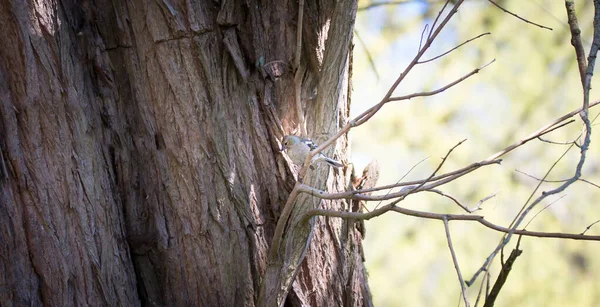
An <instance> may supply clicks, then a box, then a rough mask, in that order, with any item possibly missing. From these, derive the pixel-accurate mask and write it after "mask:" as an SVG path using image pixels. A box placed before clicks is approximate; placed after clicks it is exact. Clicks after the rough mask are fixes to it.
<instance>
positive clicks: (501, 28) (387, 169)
mask: <svg viewBox="0 0 600 307" xmlns="http://www.w3.org/2000/svg"><path fill="white" fill-rule="evenodd" d="M393 2H405V3H400V4H395V5H381V6H375V7H371V8H369V9H366V10H360V11H359V13H358V17H357V23H356V32H357V34H358V35H359V36H360V38H361V40H362V41H363V42H364V46H362V45H361V43H360V42H358V41H355V44H356V47H355V49H354V50H355V55H354V74H353V88H354V92H353V97H352V103H353V106H352V114H353V115H357V114H359V113H360V112H362V111H364V110H365V109H366V108H368V107H369V106H371V105H373V104H375V103H377V102H378V99H380V98H381V97H383V96H384V95H385V93H386V92H387V89H388V88H389V86H390V85H391V84H392V83H393V81H394V80H395V79H396V78H397V76H398V75H399V74H400V72H401V71H402V70H403V69H404V68H405V67H406V65H407V64H408V62H409V61H410V60H411V59H412V58H413V57H414V55H415V54H416V53H417V49H418V46H419V40H420V36H421V32H422V31H423V29H424V27H425V25H426V24H431V23H432V21H433V18H435V16H436V14H437V12H438V10H439V9H440V8H441V7H442V5H443V1H438V0H431V1H393ZM496 2H497V3H499V4H500V5H501V6H503V7H504V8H506V9H508V10H510V11H511V12H513V13H515V14H517V15H519V16H521V17H523V18H526V19H528V20H530V21H533V22H535V23H539V24H542V25H544V26H548V27H551V28H553V30H552V31H548V30H544V29H541V28H539V27H536V26H534V25H530V24H527V23H524V22H523V21H521V20H518V19H517V18H515V17H513V16H510V15H508V14H506V13H504V12H502V11H501V10H499V9H498V8H496V7H494V6H493V5H491V4H490V3H489V2H487V1H484V0H467V1H465V3H464V4H463V6H462V7H461V8H460V10H459V13H458V14H457V15H456V16H455V18H454V19H453V20H452V21H451V22H450V23H449V24H448V26H447V27H446V28H445V29H444V30H443V32H442V33H441V35H440V37H439V39H438V40H437V41H436V42H435V43H434V45H433V46H432V48H431V50H430V51H428V52H427V54H426V56H425V58H430V57H433V56H436V55H438V54H441V53H443V52H445V51H447V50H449V49H451V48H453V47H454V46H456V45H458V44H460V43H461V42H463V41H465V40H467V39H469V38H471V37H474V36H477V35H479V34H481V33H484V32H491V33H492V34H491V35H488V36H484V37H482V38H480V39H478V40H475V41H473V42H471V43H469V44H467V45H465V46H463V47H461V48H459V49H457V50H456V51H454V52H452V53H450V54H449V55H447V56H445V57H443V58H442V59H440V60H438V61H434V62H432V63H428V64H423V65H418V66H417V67H415V68H414V69H413V71H412V72H411V73H410V74H409V76H408V77H407V78H406V79H405V81H404V82H402V83H401V84H400V86H399V88H398V90H397V92H396V95H403V94H409V93H413V92H420V91H426V90H433V89H436V88H438V87H441V86H443V85H445V84H447V83H450V82H452V81H454V80H455V79H458V78H459V77H461V76H462V75H464V74H466V73H468V72H470V71H471V70H472V69H474V68H476V67H479V66H481V65H483V64H485V63H487V62H489V61H491V60H492V59H496V62H495V63H494V64H492V65H491V66H489V67H487V68H486V69H484V70H482V71H481V72H480V73H479V74H477V75H475V76H473V77H471V78H470V79H468V80H466V81H464V82H462V83H460V84H458V85H456V86H455V87H453V88H451V89H449V90H447V91H445V92H444V93H441V94H439V95H436V96H433V97H427V98H416V99H412V100H409V101H402V102H396V103H390V104H389V105H386V106H385V107H384V108H383V109H382V110H381V112H380V113H378V114H377V115H376V116H375V117H374V118H373V119H372V120H371V121H369V122H367V123H366V124H365V125H363V126H361V127H358V128H356V129H354V130H352V131H351V133H350V137H351V140H352V143H351V144H352V147H353V148H352V153H353V156H352V160H353V162H354V163H355V166H356V167H357V168H359V169H361V168H362V167H364V166H365V165H366V164H367V163H369V162H370V161H371V160H372V159H376V160H378V161H379V164H380V166H381V177H380V181H379V184H389V183H394V182H397V181H398V180H399V179H400V178H402V177H403V176H404V175H405V174H406V173H407V172H408V171H409V169H410V168H411V167H413V166H414V165H415V164H417V163H418V162H419V161H421V160H422V159H424V158H428V159H427V160H426V161H425V162H423V163H421V164H419V165H418V166H417V167H416V168H415V169H414V170H413V171H412V172H410V173H409V174H408V176H406V178H405V179H404V180H413V179H423V178H426V177H427V176H428V175H429V174H430V173H431V172H432V171H433V170H434V169H435V167H436V166H437V165H438V163H439V162H440V161H441V157H443V156H444V155H445V153H446V152H447V150H448V149H449V148H451V147H452V146H454V145H455V144H456V143H458V142H459V141H460V140H462V139H464V138H467V139H468V141H467V142H465V143H464V144H463V145H461V146H460V147H459V148H457V149H456V150H455V152H454V153H453V154H452V155H451V156H450V158H449V159H448V161H447V162H446V164H445V165H444V167H443V168H442V172H447V171H451V170H454V169H457V168H460V167H463V166H466V165H468V164H470V163H472V162H475V161H479V160H482V159H485V158H486V157H488V156H490V155H491V154H493V153H495V152H497V151H498V150H500V149H502V148H504V147H506V146H508V145H510V144H511V143H513V142H515V141H518V140H519V139H521V138H523V137H525V136H527V135H528V134H530V133H531V132H533V131H535V130H537V129H538V128H540V127H542V126H544V125H545V124H547V123H549V122H551V121H552V120H554V119H555V118H558V117H560V116H562V115H563V114H565V113H568V112H570V111H572V110H574V109H576V108H578V107H580V106H581V104H582V90H581V85H580V81H579V74H578V71H577V64H576V59H575V53H574V51H573V47H572V46H571V44H570V33H569V29H568V25H567V18H566V13H565V8H564V2H563V1H556V0H546V1H543V0H524V1H518V0H506V1H496ZM370 4H372V2H370V1H360V2H359V8H360V7H367V6H369V5H370ZM576 4H577V8H578V13H579V15H578V17H579V24H580V27H581V29H582V37H583V44H584V47H585V49H586V52H588V51H589V46H590V44H591V37H592V32H593V25H592V18H593V15H592V14H593V4H592V1H576ZM367 52H368V53H369V54H370V56H371V57H372V60H373V61H372V63H370V62H369V60H368V56H367ZM597 66H598V65H597ZM375 71H377V74H378V75H379V79H378V78H377V74H376V73H375ZM596 71H598V69H596ZM598 75H600V74H598ZM598 78H600V76H596V78H595V79H594V80H593V81H592V88H593V90H592V94H591V99H592V101H594V100H598V99H600V91H598V90H597V88H600V81H598ZM599 112H600V107H597V108H595V109H592V110H591V117H594V116H596V115H597V114H598V113H599ZM575 119H577V122H576V123H573V124H571V125H569V126H567V127H565V128H563V129H560V130H558V131H555V132H552V133H551V134H549V135H547V136H546V139H549V140H552V141H556V142H568V141H571V140H574V139H575V138H576V137H577V136H578V135H579V133H580V132H581V127H582V125H581V121H580V120H579V118H578V117H575ZM597 122H600V120H599V121H597ZM596 127H599V126H594V128H596ZM597 135H598V133H593V134H592V145H591V147H590V150H589V152H588V158H587V162H586V166H585V168H584V172H583V178H585V179H587V180H589V181H591V182H594V183H596V184H600V172H599V161H600V159H599V157H600V155H599V153H600V138H599V137H597ZM566 148H567V147H566V146H564V145H553V144H548V143H543V142H540V141H532V142H530V143H528V144H526V145H525V146H523V147H521V148H519V149H517V150H516V151H514V152H512V153H510V154H508V155H507V156H505V157H504V161H503V163H502V165H500V166H488V167H485V168H482V169H479V170H477V171H476V172H474V173H472V174H470V175H468V176H465V177H463V178H461V179H459V180H457V181H455V182H453V183H451V184H448V185H446V186H444V187H442V188H441V190H443V191H444V192H447V193H449V194H451V195H453V196H455V197H457V198H458V199H460V200H461V201H462V202H463V203H465V204H467V205H468V206H474V205H475V204H476V203H477V202H478V201H479V200H480V199H482V198H484V197H486V196H488V195H491V194H493V193H495V192H498V194H497V196H496V197H494V198H492V199H490V200H488V201H487V202H486V203H485V204H484V205H483V210H481V211H478V212H476V213H475V214H482V215H485V216H486V218H487V219H488V220H490V221H492V222H494V223H497V224H499V225H504V226H508V225H509V224H510V222H511V221H512V219H513V218H514V216H515V215H516V213H517V212H518V211H519V210H520V208H521V207H522V206H523V204H524V203H525V202H526V200H527V199H528V197H529V196H530V194H531V193H532V192H533V190H534V188H535V186H536V184H537V183H538V182H537V181H536V180H535V179H532V178H530V177H528V176H526V175H523V174H521V173H519V172H517V171H516V170H520V171H522V172H525V173H527V174H530V175H532V176H535V177H538V178H541V177H543V175H544V173H545V172H546V171H547V170H548V169H549V168H550V167H551V165H552V163H554V161H556V159H557V158H558V157H559V156H560V155H561V154H562V153H563V152H564V150H566ZM578 159H579V150H578V148H576V147H575V148H574V149H572V150H571V151H570V152H569V153H568V154H567V156H566V157H565V158H564V159H563V160H561V162H559V164H558V165H557V167H556V168H555V169H554V171H553V172H552V173H551V174H550V176H549V178H548V179H549V180H561V179H566V178H569V177H571V176H572V175H573V173H574V169H575V164H576V163H577V161H578ZM558 184H559V183H544V184H543V185H542V187H541V189H540V190H539V191H538V192H537V194H536V197H537V196H539V195H540V194H539V193H541V191H545V190H549V189H552V188H554V187H556V186H558ZM561 197H562V198H561ZM599 200H600V189H599V188H598V187H594V186H593V185H590V184H587V183H583V182H577V183H575V184H573V185H572V186H571V187H570V188H569V189H568V190H566V191H565V192H564V193H562V194H560V195H557V196H552V197H549V198H547V199H546V200H545V201H544V202H542V203H541V204H540V205H539V206H538V207H537V208H536V209H534V210H533V212H532V213H531V214H530V215H529V218H527V219H526V220H525V221H526V222H527V221H529V220H530V219H531V217H533V215H534V214H535V213H537V212H538V211H539V210H541V209H543V207H544V206H547V205H549V204H551V203H552V205H551V206H549V207H548V208H547V209H546V210H544V211H543V212H542V213H540V214H539V215H538V216H537V217H536V218H535V219H534V220H533V221H532V222H531V224H530V225H529V226H528V228H527V229H529V230H537V231H548V232H567V233H581V232H582V231H583V230H585V227H586V226H588V225H590V224H591V223H593V222H594V221H596V220H598V219H600V210H599V209H598V205H599V204H598V202H599ZM554 201H556V202H554ZM553 202H554V203H553ZM400 205H401V206H405V207H408V208H413V209H417V210H426V211H433V212H439V213H442V212H446V213H463V212H461V210H460V208H459V207H458V206H456V205H455V204H453V203H451V202H450V201H449V200H448V199H445V198H441V197H440V196H438V195H427V194H425V193H421V194H418V195H412V196H410V197H408V198H407V199H406V200H405V201H403V202H402V203H400ZM375 206H377V203H374V202H371V203H368V208H374V207H375ZM366 226H367V236H366V240H365V242H364V247H365V255H366V261H367V268H368V271H369V280H370V286H371V290H372V292H373V297H374V301H375V304H376V306H456V305H458V304H459V298H460V287H459V283H458V279H457V277H456V272H455V270H454V267H453V265H452V259H451V256H450V252H449V250H448V246H447V243H446V238H445V235H444V227H443V223H441V222H440V221H430V220H423V219H417V218H413V217H408V216H402V215H399V214H396V213H388V214H386V215H384V216H382V217H379V218H376V219H374V220H371V221H368V222H367V224H366ZM450 228H451V233H452V237H453V243H454V245H455V249H456V252H457V256H458V260H459V264H460V266H461V270H462V273H463V276H464V278H465V279H470V278H471V276H472V275H473V273H474V272H475V271H476V270H477V269H478V268H479V267H480V266H481V265H482V264H483V262H484V260H485V258H486V257H488V255H489V253H490V252H491V251H492V250H493V249H494V248H495V246H496V245H497V244H498V242H499V240H500V238H501V234H500V233H498V232H494V231H491V230H489V229H487V228H484V227H483V226H480V225H478V224H475V223H468V222H461V221H454V222H451V223H450ZM588 234H595V235H599V234H600V223H599V224H597V225H596V226H594V227H592V228H591V229H590V230H589V231H588ZM515 242H516V237H515V239H513V241H512V242H511V244H510V245H509V247H508V248H507V249H506V254H507V256H508V254H509V253H510V250H511V249H512V248H513V247H514V243H515ZM521 249H523V250H524V252H523V254H522V255H521V257H519V258H518V259H517V261H516V263H515V265H514V267H513V271H512V272H511V275H510V276H509V278H508V281H507V284H506V285H505V287H504V289H503V290H502V292H501V294H500V297H499V299H498V300H497V302H496V306H600V291H599V289H600V257H598V255H600V244H599V243H598V242H580V241H573V240H558V239H537V238H530V237H527V238H523V240H522V242H521ZM498 268H499V257H498V258H496V260H495V261H494V265H493V266H492V270H491V272H490V273H491V275H492V280H493V281H495V280H496V277H497V275H498ZM480 282H481V277H480V279H479V280H478V281H477V282H476V284H475V285H473V286H472V287H470V288H468V295H469V298H470V302H471V304H473V303H474V302H475V298H476V296H477V292H478V290H479V285H480ZM481 305H482V304H481V303H480V306H481Z"/></svg>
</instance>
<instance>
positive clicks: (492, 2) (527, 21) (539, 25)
mask: <svg viewBox="0 0 600 307" xmlns="http://www.w3.org/2000/svg"><path fill="white" fill-rule="evenodd" d="M488 1H489V2H490V3H491V4H493V5H495V6H496V7H497V8H499V9H501V10H502V11H504V12H505V13H507V14H510V15H513V16H514V17H516V18H518V19H520V20H522V21H524V22H526V23H528V24H532V25H534V26H538V27H540V28H542V29H546V30H550V31H552V28H549V27H546V26H542V25H541V24H538V23H535V22H532V21H529V20H527V19H525V18H523V17H520V16H519V15H517V14H515V13H513V12H510V11H509V10H507V9H505V8H503V7H501V6H500V5H498V3H496V2H494V1H492V0H488Z"/></svg>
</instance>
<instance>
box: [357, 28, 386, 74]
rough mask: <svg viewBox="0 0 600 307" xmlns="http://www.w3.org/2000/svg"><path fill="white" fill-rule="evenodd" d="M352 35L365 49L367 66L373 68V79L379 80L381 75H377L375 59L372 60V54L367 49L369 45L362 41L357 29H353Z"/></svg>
mask: <svg viewBox="0 0 600 307" xmlns="http://www.w3.org/2000/svg"><path fill="white" fill-rule="evenodd" d="M354 36H356V38H357V39H358V42H359V43H360V46H361V47H362V48H363V50H365V54H366V55H367V61H368V62H369V66H371V69H372V70H373V73H374V74H375V79H376V80H377V81H379V80H380V79H381V76H380V75H379V72H378V71H377V67H376V66H375V61H374V60H373V56H372V55H371V52H370V51H369V47H368V46H367V44H366V43H365V41H363V39H362V37H360V34H359V33H358V31H357V30H356V29H355V30H354Z"/></svg>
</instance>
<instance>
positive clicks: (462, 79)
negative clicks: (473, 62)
mask: <svg viewBox="0 0 600 307" xmlns="http://www.w3.org/2000/svg"><path fill="white" fill-rule="evenodd" d="M495 61H496V59H493V60H492V61H490V62H489V63H487V64H485V65H483V66H481V67H478V68H475V69H473V70H472V71H471V72H470V73H468V74H466V75H464V76H462V77H460V78H459V79H457V80H454V81H453V82H452V83H450V84H447V85H446V86H444V87H441V88H439V89H437V90H435V91H431V92H420V93H413V94H410V95H405V96H399V97H391V98H390V99H389V101H400V100H407V99H411V98H415V97H424V96H433V95H435V94H439V93H441V92H443V91H445V90H447V89H449V88H451V87H453V86H455V85H457V84H459V83H461V82H463V81H465V80H466V79H468V78H469V77H471V76H473V75H474V74H476V73H478V72H479V71H480V70H482V69H484V68H486V67H487V66H488V65H490V64H492V63H494V62H495Z"/></svg>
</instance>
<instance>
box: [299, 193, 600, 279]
mask: <svg viewBox="0 0 600 307" xmlns="http://www.w3.org/2000/svg"><path fill="white" fill-rule="evenodd" d="M389 211H393V212H397V213H400V214H404V215H410V216H415V217H420V218H425V219H433V220H440V221H443V220H444V218H446V219H447V220H448V221H454V220H456V221H472V222H477V223H480V224H481V225H483V226H485V227H487V228H490V229H493V230H496V231H499V232H503V233H510V232H511V231H512V232H513V233H514V234H517V235H523V236H528V237H538V238H558V239H572V240H584V241H600V236H590V235H581V234H570V233H561V232H538V231H530V230H518V229H516V230H515V229H511V228H507V227H503V226H499V225H496V224H494V223H492V222H489V221H488V220H486V219H485V218H484V217H483V216H481V215H470V214H468V215H467V214H439V213H432V212H425V211H417V210H411V209H407V208H402V207H398V206H396V202H392V203H390V204H387V205H385V206H383V207H381V208H379V209H377V210H373V211H371V212H366V213H361V212H347V211H335V210H324V209H313V210H310V211H307V212H306V213H304V215H303V217H302V219H303V220H304V221H308V220H309V219H310V218H312V217H314V216H317V215H320V216H329V217H338V218H343V219H348V220H370V219H372V218H374V217H378V216H380V215H382V214H385V213H387V212H389ZM466 284H467V285H470V284H472V283H468V282H467V283H466Z"/></svg>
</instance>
